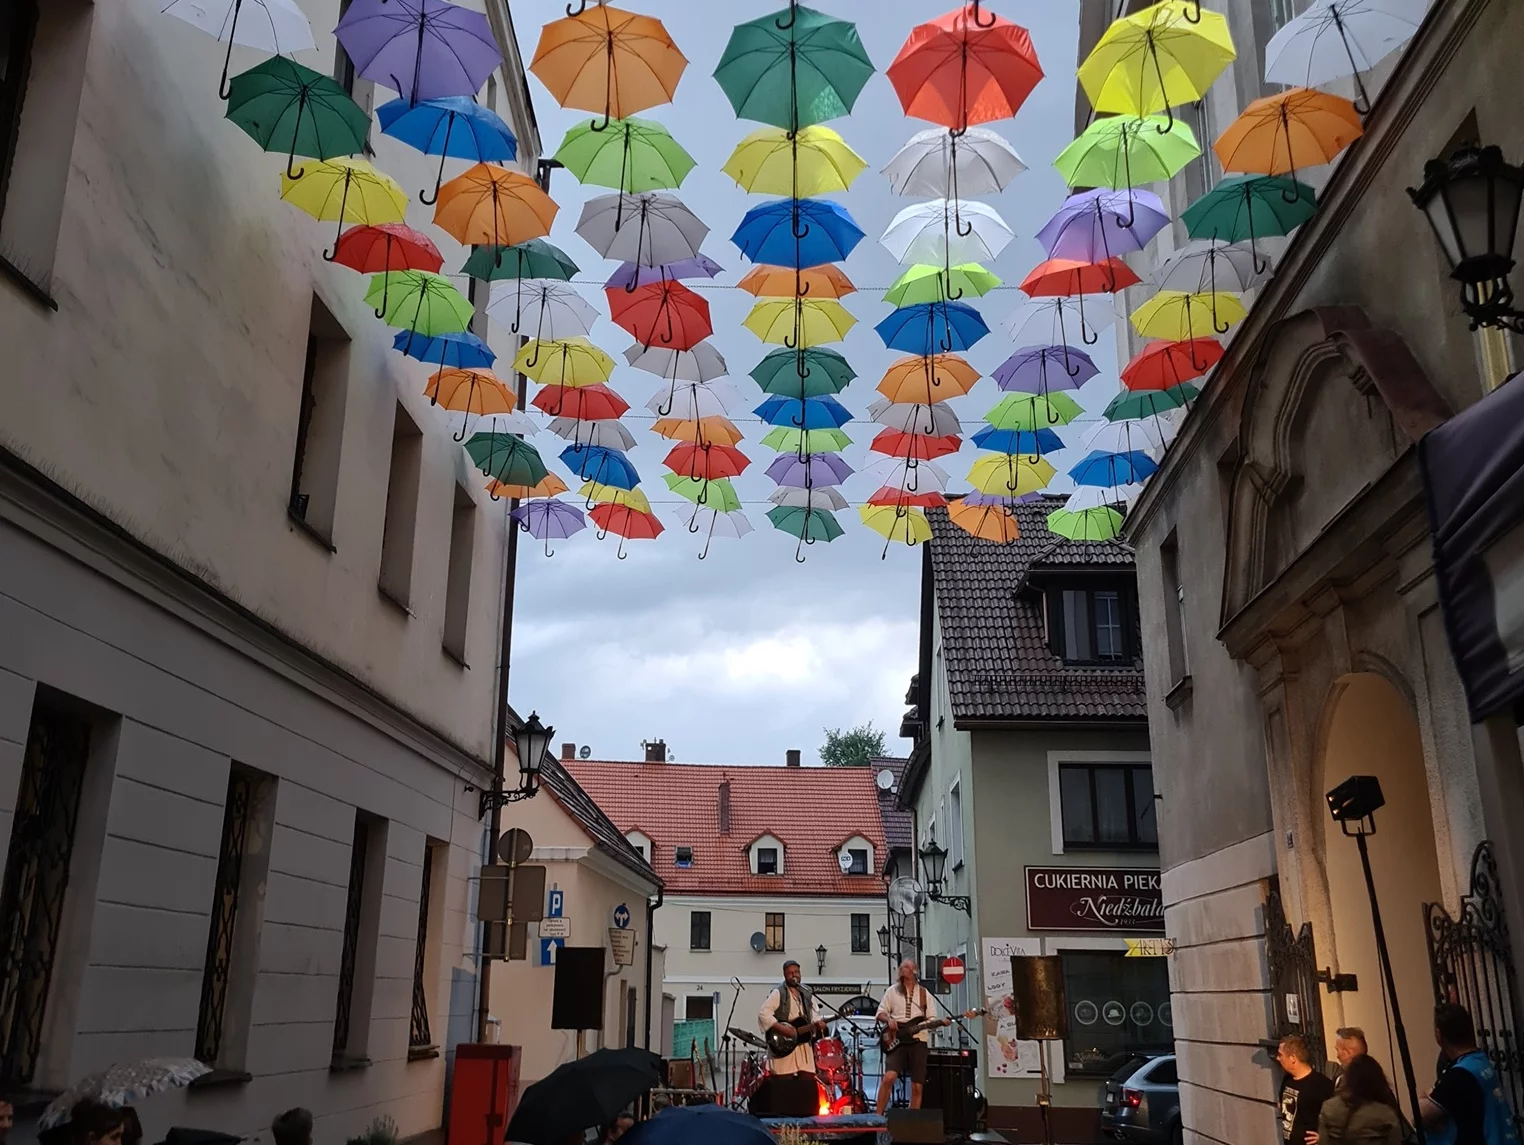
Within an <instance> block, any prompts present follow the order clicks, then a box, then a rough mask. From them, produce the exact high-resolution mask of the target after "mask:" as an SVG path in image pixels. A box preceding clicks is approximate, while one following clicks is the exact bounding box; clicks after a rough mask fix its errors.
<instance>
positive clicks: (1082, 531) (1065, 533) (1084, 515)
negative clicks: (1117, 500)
mask: <svg viewBox="0 0 1524 1145" xmlns="http://www.w3.org/2000/svg"><path fill="white" fill-rule="evenodd" d="M1121 531H1122V514H1120V513H1118V512H1117V511H1116V510H1115V509H1112V508H1109V507H1106V506H1102V507H1101V508H1098V509H1079V510H1073V509H1068V508H1064V509H1054V510H1053V512H1051V513H1049V514H1048V532H1050V533H1052V534H1053V535H1054V536H1057V537H1064V538H1066V539H1068V540H1071V541H1110V540H1114V539H1115V538H1116V536H1117V534H1118V533H1120V532H1121Z"/></svg>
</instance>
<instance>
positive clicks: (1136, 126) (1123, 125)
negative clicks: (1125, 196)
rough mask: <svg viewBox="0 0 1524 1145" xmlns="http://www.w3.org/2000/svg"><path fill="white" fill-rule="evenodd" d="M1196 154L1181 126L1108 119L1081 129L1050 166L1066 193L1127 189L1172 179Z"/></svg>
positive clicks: (1161, 120) (1156, 119)
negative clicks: (1085, 189)
mask: <svg viewBox="0 0 1524 1145" xmlns="http://www.w3.org/2000/svg"><path fill="white" fill-rule="evenodd" d="M1200 154H1201V145H1200V144H1199V143H1197V142H1196V136H1195V135H1194V134H1192V132H1191V129H1190V128H1189V127H1187V126H1186V125H1185V123H1184V122H1182V121H1181V120H1178V119H1166V118H1165V117H1164V116H1162V115H1150V116H1146V117H1144V118H1141V119H1134V118H1133V117H1131V116H1125V115H1113V116H1107V117H1104V118H1101V119H1097V120H1096V121H1095V122H1094V123H1092V124H1091V125H1090V126H1089V127H1087V128H1085V130H1084V131H1083V132H1082V133H1081V134H1080V137H1079V138H1078V139H1076V140H1075V141H1074V142H1073V143H1071V144H1069V146H1067V147H1065V148H1064V149H1063V150H1062V151H1060V152H1059V154H1058V158H1057V159H1055V160H1053V166H1055V167H1057V168H1058V171H1059V174H1061V175H1062V176H1063V177H1064V182H1066V183H1068V184H1069V186H1071V187H1112V188H1131V187H1138V186H1141V185H1142V184H1144V183H1163V182H1166V181H1168V180H1170V179H1173V178H1174V177H1175V176H1176V175H1178V174H1179V173H1180V172H1181V171H1183V170H1184V169H1185V167H1186V165H1187V164H1189V163H1190V162H1191V161H1192V160H1193V159H1195V158H1196V157H1197V156H1199V155H1200Z"/></svg>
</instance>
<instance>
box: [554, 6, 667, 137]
mask: <svg viewBox="0 0 1524 1145" xmlns="http://www.w3.org/2000/svg"><path fill="white" fill-rule="evenodd" d="M567 13H568V15H567V17H566V18H565V19H563V20H556V21H554V22H553V23H550V24H546V25H545V27H544V28H543V29H541V31H540V42H539V44H538V45H537V46H536V47H535V51H534V59H533V60H532V61H531V62H530V64H529V70H530V71H532V72H533V73H534V74H535V75H536V76H537V77H538V78H539V80H540V82H541V83H543V84H544V85H545V86H546V88H547V89H549V91H550V94H551V96H552V97H553V98H554V99H555V101H556V102H557V103H559V104H560V105H561V106H562V107H573V108H577V109H578V110H580V111H590V112H592V113H593V114H594V115H598V114H602V116H603V126H607V125H608V124H609V122H610V121H611V120H613V119H624V118H626V117H627V116H631V115H634V114H635V113H636V112H638V111H644V110H645V109H646V108H648V107H656V106H657V105H658V104H663V103H669V102H671V100H672V95H673V93H674V92H676V91H677V83H678V80H680V79H682V76H683V70H684V69H685V68H686V67H687V66H688V60H687V58H686V57H685V56H684V55H683V53H682V52H680V51H678V50H677V45H676V44H674V43H673V42H672V37H671V36H670V35H668V34H667V29H666V26H665V25H664V24H662V22H661V21H660V20H658V19H655V18H654V17H651V16H638V15H636V14H635V13H633V12H626V11H625V10H624V9H623V8H615V7H614V6H613V5H611V4H604V3H601V2H600V3H599V4H598V6H597V7H595V8H589V7H587V5H586V4H585V3H584V4H583V6H582V8H581V9H579V10H578V11H577V12H576V13H575V14H572V12H571V9H570V8H568V9H567Z"/></svg>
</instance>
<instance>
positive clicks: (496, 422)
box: [454, 411, 540, 441]
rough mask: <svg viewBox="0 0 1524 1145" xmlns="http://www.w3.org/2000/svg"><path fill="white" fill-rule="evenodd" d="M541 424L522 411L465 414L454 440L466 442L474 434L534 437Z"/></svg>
mask: <svg viewBox="0 0 1524 1145" xmlns="http://www.w3.org/2000/svg"><path fill="white" fill-rule="evenodd" d="M539 432H540V424H539V422H537V421H535V420H534V419H532V418H530V417H529V416H527V415H526V414H524V413H523V412H522V411H515V412H513V413H486V414H478V413H469V412H468V413H463V414H462V415H461V419H460V429H459V430H457V431H456V433H455V435H454V440H456V441H464V440H465V439H466V438H468V437H470V436H471V435H472V434H473V433H511V434H513V435H514V436H515V437H533V436H534V435H535V434H537V433H539Z"/></svg>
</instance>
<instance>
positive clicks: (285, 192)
mask: <svg viewBox="0 0 1524 1145" xmlns="http://www.w3.org/2000/svg"><path fill="white" fill-rule="evenodd" d="M280 197H281V198H282V199H284V200H286V202H288V203H290V204H291V205H292V206H293V207H297V208H299V209H300V210H303V211H306V212H307V213H308V214H309V215H311V216H312V217H313V218H314V219H318V220H319V221H322V222H328V221H330V220H337V221H338V224H339V233H340V234H343V233H344V224H345V223H359V224H360V225H362V226H376V225H378V224H380V223H400V222H402V220H403V216H404V215H406V214H407V200H408V194H407V192H406V191H404V190H403V189H402V187H401V186H400V185H399V184H398V183H397V181H396V180H395V179H393V178H392V177H391V176H390V175H387V174H384V173H383V172H381V171H377V170H376V169H375V168H374V167H372V166H371V165H370V164H369V163H367V162H366V161H365V160H363V159H325V160H323V161H322V162H321V163H306V164H304V165H303V168H302V173H301V176H300V177H299V178H296V179H293V178H291V176H289V175H287V174H286V173H285V172H284V171H282V172H281V176H280ZM334 245H335V246H337V245H338V239H337V238H335V239H334ZM323 257H324V258H325V259H327V260H328V261H329V262H332V261H333V251H331V250H326V251H324V252H323Z"/></svg>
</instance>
